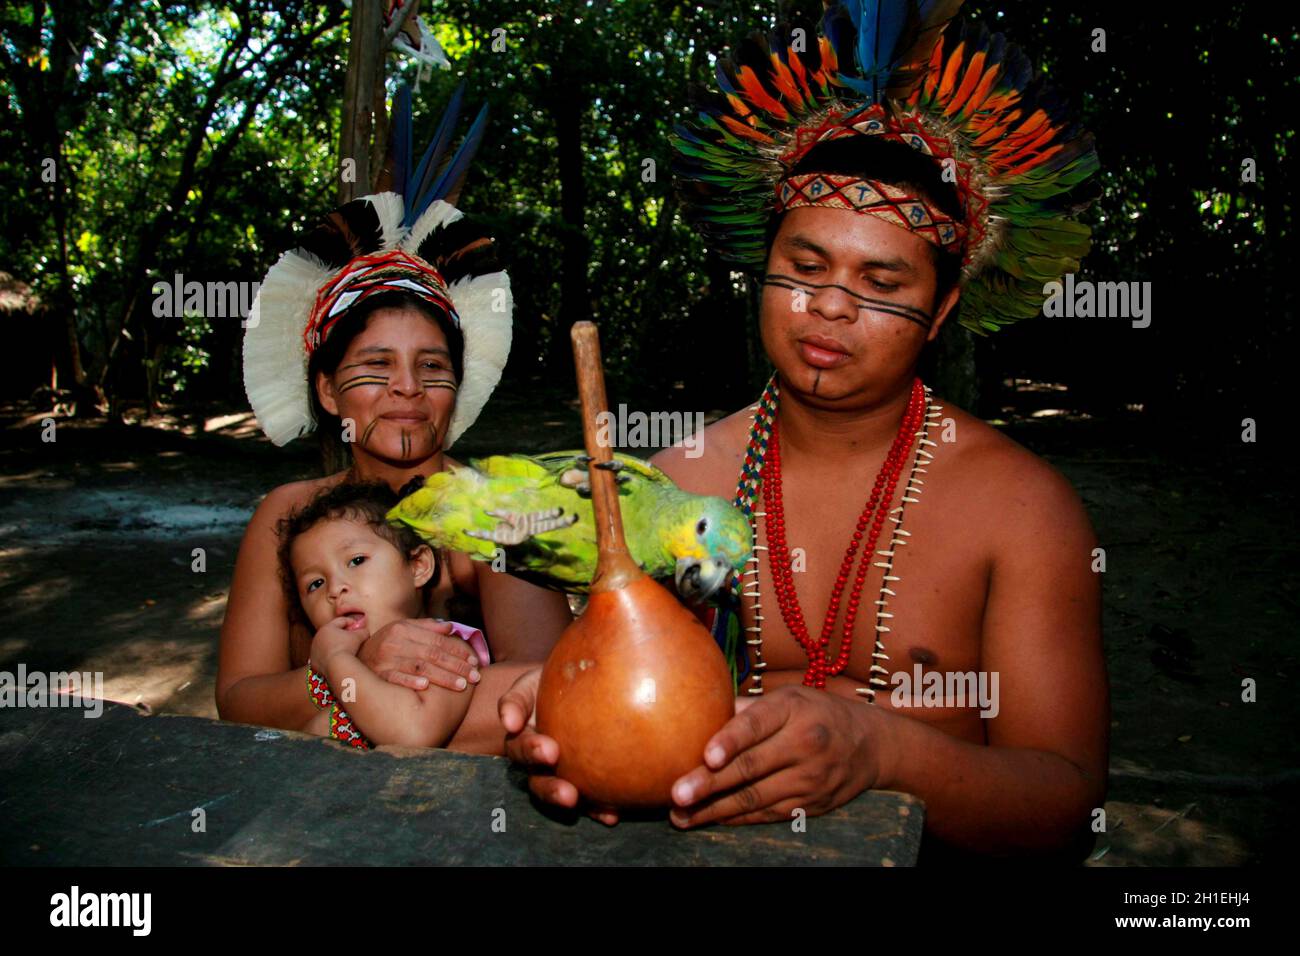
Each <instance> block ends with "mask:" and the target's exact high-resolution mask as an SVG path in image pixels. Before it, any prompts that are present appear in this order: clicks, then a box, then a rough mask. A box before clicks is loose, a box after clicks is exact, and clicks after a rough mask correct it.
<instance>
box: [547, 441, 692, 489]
mask: <svg viewBox="0 0 1300 956" xmlns="http://www.w3.org/2000/svg"><path fill="white" fill-rule="evenodd" d="M583 454H584V453H583V452H580V451H553V452H548V453H546V454H544V455H537V456H536V457H534V458H533V459H532V460H533V461H535V462H537V463H538V464H539V465H541V466H542V467H544V468H546V469H547V470H548V471H550V472H551V473H552V474H554V475H555V476H556V477H558V476H560V475H562V474H564V472H566V471H568V470H569V469H570V468H585V467H586V466H585V465H584V464H583V463H582V461H581V456H582V455H583ZM614 458H615V459H616V460H617V461H618V462H619V463H621V464H622V465H623V470H622V471H621V472H619V474H621V475H625V476H627V477H630V478H632V479H634V480H635V479H637V478H642V479H645V480H646V481H649V482H652V483H654V484H656V485H672V484H673V481H672V479H671V478H669V477H668V476H667V475H665V474H664V473H663V472H662V471H660V470H659V469H658V468H656V467H655V466H654V465H652V464H650V462H648V461H646V460H644V459H642V458H633V457H632V456H631V455H622V454H616V455H615V456H614ZM620 493H621V494H626V493H627V489H626V483H625V485H624V487H623V488H622V489H620Z"/></svg>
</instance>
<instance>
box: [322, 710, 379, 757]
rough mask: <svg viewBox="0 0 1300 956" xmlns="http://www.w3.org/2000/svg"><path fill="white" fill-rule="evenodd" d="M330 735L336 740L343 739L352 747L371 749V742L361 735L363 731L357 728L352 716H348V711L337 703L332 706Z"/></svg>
mask: <svg viewBox="0 0 1300 956" xmlns="http://www.w3.org/2000/svg"><path fill="white" fill-rule="evenodd" d="M330 736H331V737H333V738H334V739H335V740H341V741H343V742H344V743H345V744H347V745H349V746H351V747H359V748H360V749H362V750H369V749H370V742H369V741H367V740H366V738H365V737H363V736H361V731H359V730H357V725H356V724H354V723H352V718H351V717H349V716H348V712H347V711H346V710H344V709H343V708H342V707H340V706H339V705H338V704H337V703H336V704H334V705H333V706H332V707H331V708H330Z"/></svg>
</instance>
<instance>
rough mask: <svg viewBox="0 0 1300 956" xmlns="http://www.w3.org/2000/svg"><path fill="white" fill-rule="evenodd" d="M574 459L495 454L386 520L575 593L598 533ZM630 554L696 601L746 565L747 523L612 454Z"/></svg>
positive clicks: (431, 481)
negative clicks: (501, 557)
mask: <svg viewBox="0 0 1300 956" xmlns="http://www.w3.org/2000/svg"><path fill="white" fill-rule="evenodd" d="M590 462H591V459H590V458H588V457H587V456H586V455H584V454H582V453H580V452H571V451H570V452H552V453H550V454H545V455H537V456H533V457H530V456H528V455H494V456H492V457H490V458H482V459H476V460H471V461H470V462H469V464H468V466H460V467H456V466H452V467H450V468H449V469H448V470H447V471H443V472H439V473H437V474H435V475H433V476H432V477H430V478H428V479H426V480H425V483H424V486H423V487H421V488H420V489H419V490H417V491H415V492H414V493H412V494H409V495H407V496H406V497H405V498H403V499H402V500H401V501H399V502H398V503H397V505H396V506H395V507H394V508H393V509H392V510H391V511H390V512H389V513H388V520H389V521H390V522H392V523H394V524H406V525H409V526H410V527H411V528H413V529H415V531H416V533H418V534H419V535H420V537H421V538H423V539H424V540H425V541H426V542H428V543H429V544H430V545H431V546H433V547H435V548H449V549H450V550H453V551H462V552H464V553H465V554H468V555H470V556H471V557H473V558H474V559H475V560H477V561H491V560H493V558H494V557H496V555H497V553H498V549H499V550H500V552H501V553H502V554H503V555H504V559H505V570H507V571H509V572H510V573H511V574H514V575H516V576H518V577H521V578H524V579H525V580H528V581H532V582H533V583H535V584H540V585H542V586H544V587H549V588H553V589H556V590H560V591H566V592H570V593H575V594H585V593H587V591H588V589H589V587H590V585H591V579H592V577H593V576H594V575H595V573H596V529H595V524H594V518H593V514H592V507H591V486H590V484H589V477H590V476H589V474H588V472H587V466H588V464H589V463H590ZM596 467H607V468H608V469H609V470H610V471H613V472H614V473H615V475H616V478H617V483H618V484H617V487H618V493H619V506H620V508H621V510H622V514H623V530H624V534H625V536H626V538H627V545H628V550H629V551H630V552H631V554H632V558H633V560H635V561H636V562H637V563H638V564H639V565H640V566H641V568H642V569H643V570H644V571H645V572H646V574H648V575H650V576H651V577H653V578H658V579H661V580H662V579H667V578H670V577H671V578H672V579H673V580H674V582H675V584H676V586H677V592H678V593H679V594H681V596H682V597H684V598H686V599H687V600H690V601H696V602H698V601H703V600H705V599H707V598H708V597H710V596H712V595H713V594H714V593H716V592H717V591H718V589H719V588H721V587H722V585H723V584H724V583H725V582H726V581H727V579H728V577H729V576H730V575H731V573H732V572H733V571H734V572H737V573H739V571H740V570H741V569H742V568H743V567H744V565H745V562H746V560H747V559H748V558H749V554H750V545H751V543H752V542H751V531H750V526H749V521H748V519H747V518H746V517H745V516H744V514H743V513H742V512H741V511H740V510H739V509H738V508H736V507H735V506H733V505H732V504H731V503H730V502H728V501H726V500H724V499H722V498H710V497H704V496H702V495H692V494H687V493H686V492H684V491H682V490H681V489H680V488H678V487H677V485H675V484H674V483H673V481H672V479H670V478H669V477H668V476H667V475H665V474H664V473H663V472H662V471H660V470H659V469H658V468H656V467H655V466H654V465H651V464H650V463H649V462H646V461H642V460H641V459H639V458H633V457H631V456H630V455H615V456H614V460H613V461H611V462H609V463H608V464H607V465H606V466H601V465H596Z"/></svg>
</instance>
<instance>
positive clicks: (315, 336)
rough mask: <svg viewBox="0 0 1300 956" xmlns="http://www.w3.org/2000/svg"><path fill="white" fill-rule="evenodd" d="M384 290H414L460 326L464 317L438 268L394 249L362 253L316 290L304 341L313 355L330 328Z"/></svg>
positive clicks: (414, 293) (411, 291) (326, 336)
mask: <svg viewBox="0 0 1300 956" xmlns="http://www.w3.org/2000/svg"><path fill="white" fill-rule="evenodd" d="M383 292H410V293H412V294H413V295H416V296H419V297H420V298H421V299H424V300H425V301H426V302H429V303H430V304H432V305H434V306H436V307H437V308H438V309H440V310H441V311H442V312H443V313H445V314H446V315H447V316H448V317H449V318H450V319H451V321H452V324H453V325H455V326H456V328H460V316H459V315H457V314H456V308H455V306H454V305H452V302H451V298H450V294H449V293H448V291H447V283H446V282H445V281H444V280H443V278H442V276H441V275H440V274H439V273H438V270H437V269H435V268H434V267H433V266H431V265H429V264H428V263H427V262H425V261H424V260H423V259H421V258H419V257H418V256H414V255H412V254H410V253H409V252H404V251H403V250H401V249H393V250H391V251H389V252H383V253H380V254H378V255H372V256H358V257H357V258H355V259H353V260H352V261H351V262H349V263H348V264H347V267H346V268H345V269H343V270H342V271H340V272H339V273H338V274H337V275H336V276H334V277H333V278H331V279H330V280H329V281H328V282H326V283H325V284H324V285H323V286H321V288H320V291H319V292H318V293H316V304H315V306H314V307H313V308H312V311H311V317H310V318H309V319H308V320H307V327H306V328H305V329H304V330H303V343H304V344H305V345H306V347H307V354H308V355H310V354H311V353H312V352H314V351H315V350H316V349H318V348H320V346H321V344H322V343H323V342H324V341H325V339H327V338H328V337H329V334H330V330H331V329H333V328H334V326H335V324H336V323H337V322H338V320H339V319H341V318H342V317H343V316H344V314H346V313H347V311H348V310H349V309H351V308H353V307H354V306H356V305H359V304H360V303H362V302H364V301H365V300H366V299H368V298H370V297H371V296H372V295H378V294H380V293H383Z"/></svg>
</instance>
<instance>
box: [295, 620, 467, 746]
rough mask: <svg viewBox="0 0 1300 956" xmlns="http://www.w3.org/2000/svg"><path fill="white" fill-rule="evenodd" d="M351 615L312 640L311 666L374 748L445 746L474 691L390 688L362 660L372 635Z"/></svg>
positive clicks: (318, 632) (334, 622)
mask: <svg viewBox="0 0 1300 956" xmlns="http://www.w3.org/2000/svg"><path fill="white" fill-rule="evenodd" d="M352 623H353V622H352V621H351V619H349V618H346V617H340V618H335V619H334V620H333V621H330V623H329V624H326V625H325V626H324V627H322V628H321V629H320V630H319V631H317V632H316V637H315V638H314V639H313V640H312V650H311V656H312V666H313V667H314V668H315V669H317V670H318V671H319V672H320V673H321V675H322V676H323V677H324V678H325V680H326V681H327V682H328V683H329V686H330V690H331V692H332V693H333V694H334V697H335V699H336V700H338V702H339V703H340V705H341V706H342V707H343V709H344V710H346V711H347V712H348V714H349V715H350V716H351V717H352V719H353V720H354V721H355V722H356V724H357V727H358V729H360V731H361V732H362V733H363V734H365V736H366V738H367V739H368V740H370V742H371V743H374V744H398V745H400V746H403V747H441V746H443V745H444V744H446V742H447V741H448V740H450V739H451V736H452V734H454V733H455V732H456V728H458V727H459V726H460V724H461V721H462V720H463V719H464V718H465V713H466V711H467V710H469V705H470V698H471V697H472V696H473V690H474V689H473V688H472V687H468V688H466V689H465V690H462V691H452V690H446V689H445V688H442V687H437V686H433V685H430V686H429V687H427V688H425V689H424V690H420V691H416V690H411V689H409V688H406V687H399V686H397V685H396V684H390V683H389V682H388V681H386V680H384V679H383V678H381V677H379V676H378V675H377V674H375V672H374V671H372V670H370V668H368V667H366V665H365V664H363V663H361V661H360V660H359V659H358V658H357V655H356V652H357V648H359V647H360V646H361V643H362V642H363V641H364V640H365V639H366V638H367V637H368V636H369V634H368V633H367V632H366V630H365V629H364V628H353V627H351V626H350V625H351V624H352Z"/></svg>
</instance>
